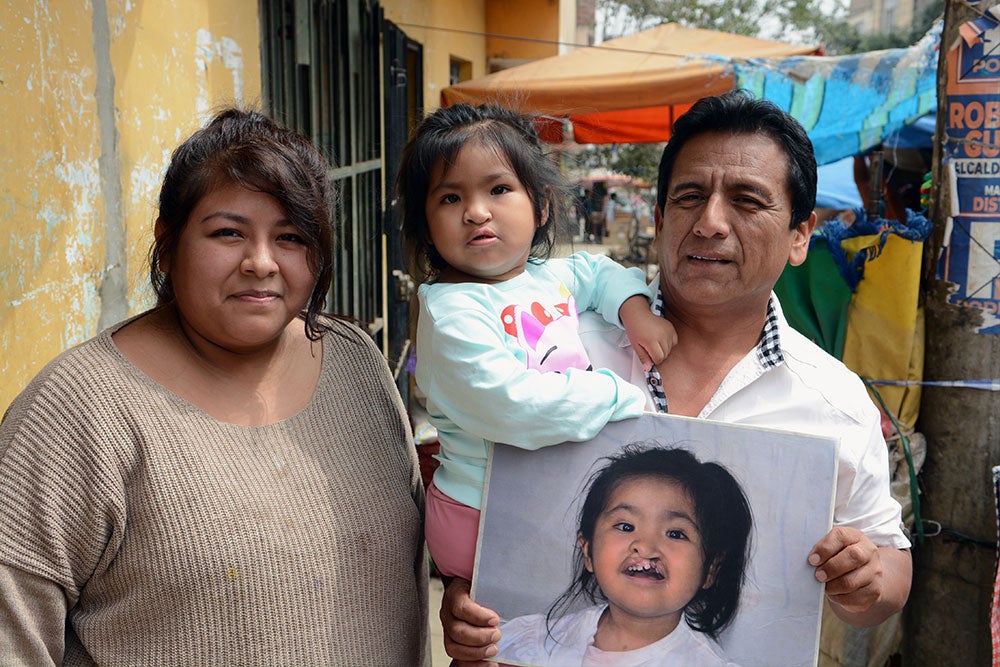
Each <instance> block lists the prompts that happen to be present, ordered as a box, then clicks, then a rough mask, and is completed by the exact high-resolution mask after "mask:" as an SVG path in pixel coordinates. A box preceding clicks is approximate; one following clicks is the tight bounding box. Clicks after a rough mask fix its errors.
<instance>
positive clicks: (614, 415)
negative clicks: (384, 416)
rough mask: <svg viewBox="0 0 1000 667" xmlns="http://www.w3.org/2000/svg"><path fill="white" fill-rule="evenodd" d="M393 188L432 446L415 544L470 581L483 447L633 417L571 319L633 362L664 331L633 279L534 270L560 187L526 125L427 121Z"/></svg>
mask: <svg viewBox="0 0 1000 667" xmlns="http://www.w3.org/2000/svg"><path fill="white" fill-rule="evenodd" d="M397 188H398V193H399V198H400V201H401V208H402V211H403V236H404V241H405V245H406V254H407V257H408V260H409V263H410V265H411V272H412V274H413V275H414V276H415V277H416V278H417V280H418V281H419V282H421V283H423V284H422V285H421V286H420V290H419V297H420V315H419V320H418V327H417V344H416V350H417V368H416V380H417V384H418V386H419V388H420V389H421V390H422V391H423V392H424V394H425V395H426V397H427V412H428V413H429V415H430V421H431V423H432V424H433V425H434V426H435V427H436V428H437V430H438V439H439V442H440V445H441V452H440V455H439V456H438V458H439V460H440V462H441V465H440V466H439V467H438V469H437V470H436V471H435V474H434V481H433V483H432V484H431V485H430V487H429V489H428V501H427V518H426V526H425V535H426V538H427V542H428V547H429V548H430V551H431V555H432V557H433V559H434V563H435V565H436V566H437V568H438V570H439V571H440V572H441V574H443V575H445V576H449V577H450V576H459V577H462V578H464V579H471V578H472V570H473V562H474V557H475V545H476V537H477V534H478V525H479V508H480V506H481V502H482V491H483V482H484V477H485V470H486V458H487V454H488V451H489V443H490V442H491V441H500V442H506V443H510V444H514V445H518V446H522V447H526V448H537V447H543V446H547V445H553V444H556V443H559V442H565V441H568V440H576V441H584V440H589V439H590V438H592V437H593V436H594V435H596V434H597V432H598V431H600V430H601V429H602V428H603V427H604V426H605V424H607V423H608V422H610V421H615V420H620V419H625V418H629V417H638V416H639V415H640V414H642V411H643V406H644V403H645V399H644V395H643V392H642V391H640V390H639V389H638V388H637V387H634V386H632V385H630V384H628V383H627V382H625V381H624V380H622V379H621V378H619V377H618V376H616V375H614V374H613V373H611V372H610V371H607V370H602V369H596V370H594V371H593V372H590V371H591V364H590V361H589V359H588V358H587V353H586V351H585V350H584V349H583V345H582V344H581V342H580V339H579V337H578V335H577V309H578V308H581V309H595V310H597V311H599V312H600V313H601V314H602V315H603V316H604V318H605V319H607V320H608V321H609V322H612V323H615V324H620V325H623V326H624V328H625V330H626V332H627V333H628V334H629V337H630V339H631V340H632V341H633V344H634V346H635V347H636V349H639V350H642V352H641V353H640V358H641V359H642V360H643V362H644V363H645V364H646V365H647V367H648V366H649V365H650V364H652V363H659V361H660V360H662V359H663V357H665V356H666V353H667V352H668V351H669V348H670V347H671V346H672V345H673V343H674V342H675V341H676V335H675V333H674V330H673V327H672V326H671V325H670V324H669V323H668V322H667V321H666V320H664V319H662V318H659V317H656V316H654V315H653V314H652V313H651V312H650V308H649V301H648V296H647V293H648V290H647V285H646V282H645V278H644V276H643V274H642V271H640V270H639V269H625V268H623V267H621V266H619V265H617V264H615V263H614V262H613V261H611V260H609V259H608V258H606V257H598V256H592V255H588V254H586V253H577V254H575V255H573V256H571V257H569V258H567V259H553V260H548V261H546V258H547V257H548V255H549V253H550V251H551V249H552V246H553V242H554V234H553V228H554V222H555V221H558V220H563V219H564V215H565V211H566V209H567V202H568V201H569V188H568V185H567V183H566V181H565V180H564V179H563V177H562V175H561V173H560V172H559V169H558V167H557V166H556V165H555V163H554V162H552V161H551V160H550V159H549V158H548V157H547V156H546V155H545V154H544V152H543V150H542V145H541V142H540V140H539V138H538V136H537V134H536V133H535V129H534V126H533V124H532V121H531V119H530V118H529V117H526V116H523V115H521V114H518V113H515V112H513V111H509V110H507V109H503V108H501V107H497V106H489V105H484V106H478V107H473V106H469V105H462V104H460V105H456V106H452V107H448V108H444V109H439V110H438V111H435V112H434V113H433V114H431V115H430V116H428V117H427V118H426V119H425V120H424V121H423V122H422V123H421V125H420V126H419V127H418V128H417V131H416V134H415V136H414V137H413V139H412V140H411V141H410V143H409V144H408V145H407V147H406V149H405V150H404V152H403V157H402V163H401V166H400V172H399V180H398V183H397ZM630 297H631V298H630ZM619 318H620V320H621V321H620V322H619Z"/></svg>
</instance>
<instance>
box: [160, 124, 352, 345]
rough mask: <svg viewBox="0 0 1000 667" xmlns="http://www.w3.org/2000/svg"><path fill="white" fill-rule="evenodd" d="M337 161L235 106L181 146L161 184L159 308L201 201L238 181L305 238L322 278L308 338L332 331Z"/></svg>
mask: <svg viewBox="0 0 1000 667" xmlns="http://www.w3.org/2000/svg"><path fill="white" fill-rule="evenodd" d="M329 169H330V167H329V164H328V163H327V161H326V160H325V159H324V158H323V156H322V155H321V154H320V153H319V151H318V150H316V148H315V147H314V146H313V145H312V144H311V143H310V142H309V141H308V140H307V139H306V138H305V137H303V136H301V135H299V134H297V133H295V132H294V131H292V130H289V129H287V128H284V127H281V126H280V125H278V124H277V123H275V122H274V121H273V120H271V119H270V118H268V117H267V116H265V115H263V114H261V113H259V112H256V111H250V110H243V109H236V108H230V109H225V110H223V111H221V112H219V113H218V114H217V115H216V116H215V117H214V118H212V120H211V121H210V122H209V123H208V125H206V126H205V127H204V128H202V129H200V130H198V131H197V132H195V133H194V134H193V135H191V136H190V137H189V138H188V139H187V140H186V141H185V142H184V143H182V144H181V145H180V146H178V147H177V148H176V149H175V150H174V152H173V155H172V156H171V158H170V165H169V166H168V167H167V173H166V175H165V176H164V177H163V185H162V187H161V188H160V200H159V219H158V224H157V234H156V239H155V240H154V241H153V245H152V247H151V248H150V250H149V274H150V281H151V283H152V285H153V290H154V291H155V292H156V298H157V306H167V305H170V304H173V303H174V300H175V295H174V289H173V284H172V282H171V280H170V274H169V273H167V272H165V271H163V270H162V268H161V267H162V265H163V262H164V260H166V261H168V262H169V261H170V258H171V257H173V255H174V254H175V253H176V252H177V246H178V241H179V239H180V236H181V231H182V230H183V229H184V227H185V225H186V224H187V222H188V217H189V216H190V215H191V212H192V211H193V210H194V208H195V206H197V205H198V202H199V201H200V200H201V199H202V198H203V197H204V196H205V195H206V194H208V192H209V191H210V190H212V189H214V188H216V187H219V186H223V185H227V184H235V185H238V186H240V187H243V188H246V189H247V190H253V191H255V192H263V193H265V194H269V195H271V196H272V197H274V198H275V199H277V200H278V203H279V204H281V207H282V208H283V209H284V210H285V214H286V215H287V216H288V219H289V221H290V222H291V223H292V224H293V225H295V227H296V229H297V230H298V233H299V234H300V235H301V236H302V238H303V239H304V240H305V243H306V246H307V249H308V250H307V252H308V258H309V265H310V268H311V269H312V271H313V274H314V275H315V276H316V285H315V286H314V287H313V291H312V294H311V295H310V297H309V301H308V304H307V306H306V311H305V314H304V319H305V329H306V335H307V336H308V337H309V338H310V339H311V340H317V339H318V338H319V337H320V336H321V335H322V333H323V331H325V330H327V328H328V327H327V325H326V324H324V323H323V322H321V321H320V320H319V315H320V312H321V310H322V307H323V302H324V300H325V299H326V293H327V290H329V289H330V281H331V280H332V275H333V261H332V258H333V215H334V209H335V205H336V200H335V194H334V190H333V185H332V184H331V182H330V177H329Z"/></svg>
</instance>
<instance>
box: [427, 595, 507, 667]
mask: <svg viewBox="0 0 1000 667" xmlns="http://www.w3.org/2000/svg"><path fill="white" fill-rule="evenodd" d="M471 590H472V584H471V583H469V582H468V581H467V580H465V579H460V578H458V577H455V578H453V579H451V580H450V581H446V582H445V588H444V597H443V598H442V599H441V627H442V629H443V631H444V649H445V651H446V652H447V653H448V655H449V656H451V657H452V658H453V659H454V660H456V661H458V663H457V665H456V664H454V663H453V667H459V666H466V667H472V666H475V665H495V664H496V663H492V662H486V661H487V660H488V659H489V658H492V657H493V656H495V655H496V654H497V651H498V650H499V649H498V648H497V642H498V641H500V630H499V629H498V627H497V626H498V625H500V616H499V615H498V614H497V613H496V612H495V611H493V610H492V609H487V608H486V607H483V606H482V605H478V604H476V603H475V602H473V601H472V595H471Z"/></svg>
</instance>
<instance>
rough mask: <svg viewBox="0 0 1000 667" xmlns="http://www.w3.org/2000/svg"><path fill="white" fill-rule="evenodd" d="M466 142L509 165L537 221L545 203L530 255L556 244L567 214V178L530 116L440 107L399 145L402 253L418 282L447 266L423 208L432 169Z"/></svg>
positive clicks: (544, 254) (488, 108) (543, 255)
mask: <svg viewBox="0 0 1000 667" xmlns="http://www.w3.org/2000/svg"><path fill="white" fill-rule="evenodd" d="M470 141H477V142H479V143H480V144H481V145H483V146H485V147H488V148H491V149H493V150H495V151H496V153H497V155H499V156H500V157H501V158H502V159H503V160H505V161H506V162H507V163H508V164H509V165H510V167H511V168H512V169H513V170H514V173H515V174H517V178H518V180H520V181H521V183H522V184H523V185H524V187H525V189H526V190H527V191H528V196H529V197H530V198H531V203H532V207H533V209H534V214H535V221H536V222H539V221H541V219H542V213H543V211H545V209H546V207H548V220H547V222H546V224H545V225H544V226H539V227H538V228H536V229H535V235H534V237H533V238H532V240H531V253H530V258H531V259H533V260H536V261H537V260H544V259H548V257H549V256H550V255H551V253H552V246H553V245H554V244H555V229H556V228H557V226H560V225H562V224H563V221H565V220H566V219H567V214H568V201H569V200H570V192H571V190H570V186H569V183H567V182H566V179H565V178H564V177H563V175H562V172H560V170H559V167H558V165H557V164H556V163H555V162H554V161H553V160H552V159H551V158H550V157H549V156H548V155H546V154H545V151H544V149H543V145H542V141H541V139H539V137H538V133H537V131H536V130H535V125H534V121H533V120H532V118H531V117H530V116H527V115H524V114H520V113H518V112H516V111H512V110H510V109H506V108H504V107H501V106H496V105H492V104H484V105H480V106H472V105H469V104H456V105H454V106H450V107H444V108H441V109H438V110H437V111H435V112H434V113H432V114H431V115H429V116H427V118H425V119H424V120H423V121H422V122H421V123H420V125H418V126H417V129H416V132H415V133H414V135H413V138H411V139H410V141H409V143H407V145H406V148H404V149H403V155H402V160H401V162H400V165H399V175H398V176H397V178H396V196H397V197H398V199H399V210H400V214H401V216H402V231H403V252H404V254H405V256H406V261H407V264H408V268H409V271H410V274H411V275H412V276H413V277H414V278H415V279H416V280H417V282H418V283H423V282H427V281H428V280H430V279H432V278H434V277H435V276H437V275H438V274H439V273H440V272H441V270H442V269H444V268H447V263H446V262H445V261H444V259H442V257H441V255H440V254H439V253H438V252H437V250H435V249H434V246H432V245H431V243H430V230H429V228H428V224H427V214H426V208H425V207H426V205H427V192H428V190H429V188H430V180H431V174H432V173H433V170H434V167H435V165H437V164H438V163H439V162H443V163H444V165H445V166H446V167H447V165H448V164H450V163H451V162H452V161H454V159H455V156H456V155H457V154H458V151H459V150H461V148H462V147H463V146H465V145H466V144H467V143H469V142H470Z"/></svg>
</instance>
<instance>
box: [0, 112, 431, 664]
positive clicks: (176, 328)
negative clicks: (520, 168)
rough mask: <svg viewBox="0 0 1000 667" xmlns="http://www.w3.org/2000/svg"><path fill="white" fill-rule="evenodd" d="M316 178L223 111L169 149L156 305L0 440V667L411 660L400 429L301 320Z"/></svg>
mask: <svg viewBox="0 0 1000 667" xmlns="http://www.w3.org/2000/svg"><path fill="white" fill-rule="evenodd" d="M327 170H328V166H327V164H326V162H325V161H324V160H323V158H322V157H321V156H320V154H319V153H318V152H317V151H316V150H315V149H314V148H313V147H312V146H311V145H310V144H309V142H308V141H306V140H305V139H303V138H302V137H300V136H298V135H297V134H295V133H293V132H291V131H289V130H286V129H284V128H281V127H279V126H277V125H276V124H275V123H273V122H272V121H271V120H269V119H267V118H266V117H264V116H262V115H260V114H258V113H254V112H246V111H241V110H237V109H230V110H227V111H224V112H222V113H220V114H219V115H218V116H216V117H215V118H214V119H213V120H212V121H211V122H210V123H209V125H208V126H207V127H205V128H204V129H202V130H200V131H198V132H196V133H195V134H194V135H193V136H192V137H191V138H189V139H188V140H187V141H185V142H184V143H183V144H182V145H181V146H180V147H179V148H178V149H177V150H176V151H175V152H174V154H173V157H172V160H171V164H170V166H169V168H168V170H167V174H166V176H165V178H164V182H163V186H162V189H161V192H160V210H159V217H158V219H157V221H156V228H155V242H154V245H153V248H152V250H151V252H150V257H151V261H150V264H151V277H152V284H153V287H154V289H155V291H156V294H157V297H158V303H157V306H156V307H155V308H154V309H153V310H151V311H149V312H147V313H144V314H142V315H139V316H137V317H135V318H133V319H130V320H127V321H126V322H123V323H120V324H118V325H116V326H113V327H111V328H110V329H109V330H107V331H104V332H103V333H101V334H99V335H98V336H97V337H96V338H94V339H92V340H90V341H88V342H86V343H83V344H82V345H80V346H78V347H76V348H74V349H71V350H69V351H67V352H65V353H63V354H62V355H61V356H60V357H58V358H57V359H56V360H54V361H53V362H51V363H50V364H49V365H48V366H46V367H45V368H44V369H43V370H42V372H41V373H39V375H38V376H37V377H36V378H35V379H34V380H33V381H32V382H31V384H30V385H29V386H28V387H27V388H26V389H25V390H24V392H23V393H22V394H21V395H20V396H19V397H18V398H17V399H15V401H14V403H13V404H12V405H11V407H10V408H9V410H8V412H7V414H6V415H5V418H4V420H3V422H2V424H0V480H2V482H0V619H2V622H0V664H31V665H36V664H46V663H56V664H58V663H62V664H91V663H98V664H112V665H113V664H149V663H157V664H373V665H374V664H386V665H388V664H393V665H402V664H421V663H427V662H428V661H429V658H428V654H427V626H426V606H427V600H426V561H425V558H424V555H423V543H422V541H421V536H420V531H421V515H422V511H423V488H422V486H421V483H420V477H419V470H418V467H417V461H416V453H415V449H414V448H413V446H412V439H411V436H410V431H409V425H408V422H407V420H406V416H405V411H404V408H403V405H402V402H401V401H400V398H399V394H398V393H397V392H396V389H395V386H394V384H393V382H392V378H391V375H390V374H389V372H388V367H387V365H386V363H385V361H384V359H383V358H382V357H381V356H380V354H379V353H378V351H377V349H376V348H375V346H374V345H373V344H372V342H371V341H370V340H369V339H368V338H367V336H366V335H365V334H364V333H363V332H361V331H360V330H359V329H357V328H356V327H354V326H353V325H350V324H348V323H346V322H344V321H341V320H337V319H329V318H324V317H322V316H321V315H320V314H319V310H320V307H321V306H322V304H323V300H324V296H325V294H326V292H327V290H328V288H329V285H330V280H331V256H332V250H331V248H332V230H331V217H332V211H333V193H332V191H331V188H330V185H329V181H328V178H327Z"/></svg>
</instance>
